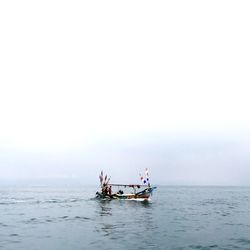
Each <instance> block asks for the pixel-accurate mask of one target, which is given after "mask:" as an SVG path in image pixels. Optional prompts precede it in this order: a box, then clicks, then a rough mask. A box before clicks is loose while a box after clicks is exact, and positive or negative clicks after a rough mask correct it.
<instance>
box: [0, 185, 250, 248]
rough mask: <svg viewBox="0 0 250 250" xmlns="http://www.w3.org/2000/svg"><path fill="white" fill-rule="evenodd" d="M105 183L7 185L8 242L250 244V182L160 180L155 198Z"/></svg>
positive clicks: (2, 204)
mask: <svg viewBox="0 0 250 250" xmlns="http://www.w3.org/2000/svg"><path fill="white" fill-rule="evenodd" d="M97 190H98V187H77V188H73V187H71V188H62V187H61V188H51V187H29V188H9V187H8V188H7V187H5V188H0V249H4V250H14V249H18V250H24V249H25V250H47V249H49V250H50V249H51V250H52V249H53V250H57V249H58V250H59V249H60V250H66V249H67V250H73V249H74V250H81V249H102V250H105V249H176V250H177V249H178V250H181V249H203V250H208V249H213V250H215V249H225V250H229V249H250V187H183V186H182V187H176V186H158V188H157V190H156V191H155V192H154V195H153V197H152V200H151V202H148V203H145V202H138V201H126V200H112V201H99V200H95V199H93V197H94V195H95V192H96V191H97Z"/></svg>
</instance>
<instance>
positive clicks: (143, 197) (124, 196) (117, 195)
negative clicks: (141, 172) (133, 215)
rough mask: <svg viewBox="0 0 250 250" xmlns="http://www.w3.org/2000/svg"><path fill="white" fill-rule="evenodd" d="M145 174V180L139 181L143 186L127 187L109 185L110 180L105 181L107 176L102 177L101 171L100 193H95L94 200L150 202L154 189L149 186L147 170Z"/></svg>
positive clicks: (133, 185)
mask: <svg viewBox="0 0 250 250" xmlns="http://www.w3.org/2000/svg"><path fill="white" fill-rule="evenodd" d="M146 173H147V178H146V179H144V178H142V177H141V180H142V181H143V183H144V184H143V185H140V184H129V185H127V184H110V183H109V181H110V178H109V179H107V175H106V176H105V177H103V171H102V172H101V175H100V176H99V178H100V184H101V192H96V198H98V199H105V200H111V199H121V200H138V201H148V200H150V197H151V195H152V193H153V190H154V189H156V187H151V186H150V183H149V178H148V172H147V170H146ZM146 184H147V185H146ZM115 188H116V189H117V190H116V192H114V189H115ZM128 189H129V192H128V193H125V192H124V190H128ZM141 189H142V190H141Z"/></svg>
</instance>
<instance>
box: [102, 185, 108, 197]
mask: <svg viewBox="0 0 250 250" xmlns="http://www.w3.org/2000/svg"><path fill="white" fill-rule="evenodd" d="M102 193H103V194H105V195H107V194H108V186H107V184H106V183H104V184H103V186H102Z"/></svg>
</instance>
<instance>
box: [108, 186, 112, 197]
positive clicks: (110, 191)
mask: <svg viewBox="0 0 250 250" xmlns="http://www.w3.org/2000/svg"><path fill="white" fill-rule="evenodd" d="M108 193H109V195H110V196H111V195H112V187H111V186H109V188H108Z"/></svg>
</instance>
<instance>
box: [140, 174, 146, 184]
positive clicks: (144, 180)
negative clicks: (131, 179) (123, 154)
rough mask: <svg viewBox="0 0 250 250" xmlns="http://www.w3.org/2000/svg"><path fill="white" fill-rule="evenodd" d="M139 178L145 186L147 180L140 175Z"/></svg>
mask: <svg viewBox="0 0 250 250" xmlns="http://www.w3.org/2000/svg"><path fill="white" fill-rule="evenodd" d="M140 178H141V182H142V184H144V185H146V184H147V180H146V179H145V178H144V177H143V176H142V175H141V174H140Z"/></svg>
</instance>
